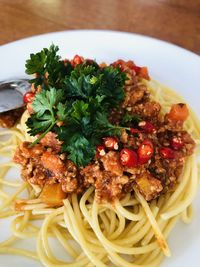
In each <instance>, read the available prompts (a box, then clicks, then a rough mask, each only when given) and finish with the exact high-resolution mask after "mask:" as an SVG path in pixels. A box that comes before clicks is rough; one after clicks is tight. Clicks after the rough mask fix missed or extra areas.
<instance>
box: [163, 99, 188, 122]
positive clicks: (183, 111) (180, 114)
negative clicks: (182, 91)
mask: <svg viewBox="0 0 200 267" xmlns="http://www.w3.org/2000/svg"><path fill="white" fill-rule="evenodd" d="M188 116H189V110H188V108H187V106H186V104H183V103H179V104H174V105H172V106H171V109H170V112H169V113H168V114H167V118H168V119H169V120H172V121H185V120H186V119H187V117H188Z"/></svg>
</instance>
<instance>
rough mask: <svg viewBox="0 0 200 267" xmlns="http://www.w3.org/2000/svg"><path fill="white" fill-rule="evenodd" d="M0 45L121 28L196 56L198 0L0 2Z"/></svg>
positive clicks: (199, 50) (199, 23) (199, 17)
mask: <svg viewBox="0 0 200 267" xmlns="http://www.w3.org/2000/svg"><path fill="white" fill-rule="evenodd" d="M0 29H1V30H0V44H5V43H8V42H11V41H14V40H17V39H20V38H24V37H28V36H32V35H36V34H42V33H47V32H54V31H62V30H69V29H109V30H119V31H127V32H132V33H139V34H144V35H148V36H152V37H155V38H158V39H162V40H166V41H169V42H172V43H174V44H177V45H179V46H182V47H184V48H186V49H189V50H191V51H193V52H195V53H198V54H200V0H123V1H122V0H10V1H8V0H0Z"/></svg>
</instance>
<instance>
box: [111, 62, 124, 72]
mask: <svg viewBox="0 0 200 267" xmlns="http://www.w3.org/2000/svg"><path fill="white" fill-rule="evenodd" d="M112 65H113V67H115V68H116V67H119V68H120V70H121V71H123V70H124V67H125V61H124V60H122V59H118V60H117V61H115V62H113V63H112Z"/></svg>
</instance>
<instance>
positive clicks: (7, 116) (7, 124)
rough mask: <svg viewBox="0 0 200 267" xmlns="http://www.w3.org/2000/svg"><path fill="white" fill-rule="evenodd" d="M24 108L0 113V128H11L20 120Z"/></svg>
mask: <svg viewBox="0 0 200 267" xmlns="http://www.w3.org/2000/svg"><path fill="white" fill-rule="evenodd" d="M23 111H24V108H18V109H14V110H10V111H6V112H3V113H0V126H1V127H3V128H11V127H13V126H14V125H15V124H16V123H17V121H18V120H19V119H20V118H21V116H22V113H23Z"/></svg>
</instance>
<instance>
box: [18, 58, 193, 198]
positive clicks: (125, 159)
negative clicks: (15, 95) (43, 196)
mask: <svg viewBox="0 0 200 267" xmlns="http://www.w3.org/2000/svg"><path fill="white" fill-rule="evenodd" d="M65 62H67V61H65ZM83 62H84V59H83V58H82V57H80V58H78V56H76V57H75V59H74V60H73V64H74V65H77V64H82V63H83ZM112 66H114V68H118V67H120V69H121V71H123V72H124V73H125V74H126V75H127V77H128V79H126V81H125V83H124V87H123V88H124V99H123V101H121V103H120V104H119V106H118V107H115V108H112V109H111V111H110V117H109V121H110V123H113V124H116V125H119V124H120V122H121V121H122V119H123V118H124V117H125V116H135V117H136V118H137V120H134V122H132V121H131V120H127V121H126V122H125V123H124V124H125V127H124V128H122V127H121V134H120V135H119V136H104V137H103V138H102V139H101V143H100V144H99V145H97V146H96V155H95V156H94V157H93V159H92V160H91V161H90V162H89V164H87V165H86V166H76V164H75V163H74V162H73V161H72V160H70V159H68V155H67V153H63V152H62V149H61V146H62V142H63V141H60V140H59V139H58V138H57V135H56V134H55V133H53V132H51V131H50V132H48V133H47V134H46V135H45V136H44V137H43V138H41V140H40V142H39V143H38V144H36V145H35V146H31V143H28V142H23V143H22V144H21V145H20V146H19V147H18V149H17V151H16V153H15V156H14V161H15V162H16V163H19V164H21V165H22V177H23V178H24V180H26V181H28V182H29V183H31V184H36V185H39V186H40V187H41V189H42V188H43V187H44V185H50V184H61V188H62V191H63V192H64V193H66V195H69V194H72V193H78V194H82V193H83V192H84V191H85V190H86V189H87V188H88V187H89V186H94V187H95V192H96V199H97V201H99V202H103V201H110V202H112V201H114V200H115V199H121V198H122V197H123V196H124V195H125V194H126V193H127V192H133V193H134V186H135V187H136V188H137V189H138V190H139V192H140V193H141V194H142V195H143V197H144V198H145V199H146V200H147V201H151V200H152V199H155V198H157V197H158V196H160V195H161V194H163V193H165V192H167V191H169V190H174V188H175V185H176V184H177V183H178V179H179V175H180V173H181V171H182V169H183V166H184V162H185V159H186V157H187V156H189V155H191V154H192V153H193V150H194V147H195V142H194V141H193V139H192V137H191V136H190V134H189V133H188V132H187V131H185V130H184V127H183V124H184V121H185V120H186V119H187V117H188V115H189V113H188V108H187V106H186V104H184V103H177V104H174V105H173V106H172V107H171V109H170V110H169V112H168V113H167V114H165V116H162V115H161V108H162V107H161V105H160V104H159V103H158V102H156V101H154V100H153V99H152V97H151V95H150V92H149V90H148V88H147V86H146V85H145V84H144V83H142V79H148V80H149V79H150V78H149V75H148V72H147V69H146V68H141V67H137V66H136V65H135V64H134V63H133V62H132V61H128V62H125V61H123V60H118V61H116V62H114V63H113V64H112ZM94 82H95V81H94ZM32 100H33V99H31V101H32ZM57 125H58V127H59V124H57ZM60 125H62V123H61V124H60ZM86 149H87V148H86Z"/></svg>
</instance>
